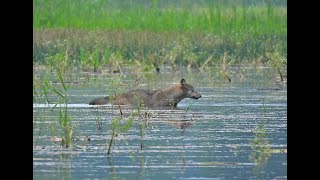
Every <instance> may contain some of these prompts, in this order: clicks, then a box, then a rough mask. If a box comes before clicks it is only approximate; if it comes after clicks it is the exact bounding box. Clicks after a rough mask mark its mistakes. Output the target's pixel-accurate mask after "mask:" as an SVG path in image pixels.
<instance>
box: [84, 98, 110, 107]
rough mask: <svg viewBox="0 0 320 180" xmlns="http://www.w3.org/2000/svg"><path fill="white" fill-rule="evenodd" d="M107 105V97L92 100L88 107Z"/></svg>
mask: <svg viewBox="0 0 320 180" xmlns="http://www.w3.org/2000/svg"><path fill="white" fill-rule="evenodd" d="M108 103H109V96H107V97H104V98H97V99H94V100H92V101H91V102H90V103H89V105H104V104H108Z"/></svg>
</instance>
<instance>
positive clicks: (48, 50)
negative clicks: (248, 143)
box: [33, 0, 287, 76]
mask: <svg viewBox="0 0 320 180" xmlns="http://www.w3.org/2000/svg"><path fill="white" fill-rule="evenodd" d="M134 2H135V3H134ZM134 2H133V1H129V0H124V1H119V2H118V1H111V0H107V1H102V0H95V1H62V0H56V1H49V0H34V1H33V7H34V9H33V64H34V66H37V65H45V66H48V67H50V68H58V69H60V70H61V72H64V71H66V70H68V69H75V68H76V69H81V70H86V71H88V70H89V71H93V72H100V71H101V69H103V68H106V67H111V69H113V70H111V72H116V73H119V72H120V73H121V66H124V65H131V64H138V65H140V66H142V67H144V68H143V69H144V70H145V71H150V70H153V69H156V70H157V71H159V70H160V69H159V67H160V66H161V65H163V64H169V65H170V66H171V67H172V69H173V71H176V70H175V69H176V67H177V66H181V65H182V66H186V67H188V68H192V69H198V70H201V71H203V70H204V71H205V70H210V68H211V67H213V66H215V67H221V71H226V69H227V67H226V65H231V66H232V65H236V66H239V65H241V64H246V65H250V64H251V65H254V66H257V65H259V66H260V65H266V66H271V67H274V68H275V69H276V70H277V71H278V72H279V75H280V76H286V72H284V71H286V65H287V7H286V1H250V0H242V1H232V0H231V1H219V0H217V1H208V0H199V1H197V3H194V2H193V1H190V0H185V1H176V2H173V1H164V0H163V1H156V0H154V1H147V0H138V1H137V2H136V1H134Z"/></svg>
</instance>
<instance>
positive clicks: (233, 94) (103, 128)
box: [33, 69, 287, 179]
mask: <svg viewBox="0 0 320 180" xmlns="http://www.w3.org/2000/svg"><path fill="white" fill-rule="evenodd" d="M269 71H272V70H269V69H263V70H260V71H257V70H256V69H245V70H243V72H242V74H243V75H244V77H242V78H241V77H240V76H238V75H237V73H235V71H234V73H233V74H232V81H231V83H229V82H227V81H225V80H224V79H223V78H222V77H220V78H219V77H217V76H211V75H210V74H209V75H208V74H205V73H187V72H183V73H178V74H174V73H160V74H153V73H146V74H144V75H143V76H142V78H140V79H139V80H138V82H136V81H135V79H136V77H139V75H137V74H134V73H132V74H126V75H125V76H121V77H119V76H118V75H114V74H101V75H95V74H90V73H85V72H83V73H80V74H79V73H77V74H72V75H71V77H69V79H68V80H66V81H69V82H68V83H67V84H69V85H70V87H69V90H68V98H69V99H70V102H69V103H68V113H69V114H70V116H71V119H72V124H73V125H74V128H75V130H74V136H75V139H74V141H73V148H62V147H61V146H60V145H61V142H60V141H59V138H56V139H55V140H53V139H54V138H53V137H59V134H60V133H61V132H60V130H59V123H58V119H59V107H60V105H57V106H56V107H55V108H53V107H54V106H55V105H56V101H57V96H54V95H52V96H49V99H50V103H49V104H47V103H45V101H44V97H41V98H38V99H37V100H36V101H35V102H34V104H33V112H34V118H33V177H34V179H57V178H63V179H113V178H115V179H287V153H286V152H287V89H286V84H284V83H277V82H276V78H275V77H271V78H270V76H266V73H269ZM269 74H272V73H269ZM37 75H38V77H45V76H46V77H47V78H48V79H51V80H52V81H51V82H52V83H53V84H54V85H55V86H56V87H60V88H61V84H59V83H57V81H56V78H55V76H53V75H51V76H48V74H46V75H45V74H44V73H39V74H37ZM181 77H184V78H185V79H186V81H187V83H189V84H191V85H193V86H194V88H195V90H196V91H198V92H199V93H201V95H202V98H200V99H198V100H192V99H184V100H182V101H181V102H180V103H179V104H178V109H143V110H141V114H142V116H141V117H142V118H140V119H139V117H138V116H137V117H136V118H135V119H134V122H133V124H132V127H131V128H130V129H129V130H128V132H126V133H121V134H119V135H118V136H117V137H116V140H115V145H113V146H112V148H111V153H110V155H109V156H108V155H107V146H108V144H109V141H110V138H111V134H112V133H111V130H110V129H111V121H112V119H113V118H115V117H119V110H118V109H117V108H116V107H113V106H112V105H104V106H99V107H97V106H92V105H88V102H89V101H90V100H91V99H94V98H97V97H103V96H105V95H111V94H113V93H117V92H123V91H126V90H129V89H133V88H136V87H139V88H151V89H158V88H162V87H167V86H170V85H172V84H175V83H178V82H179V81H180V79H181ZM120 82H121V83H120ZM51 108H53V111H49V110H48V109H51ZM122 111H123V113H124V116H125V117H126V116H127V115H128V114H130V113H131V110H126V109H122ZM135 112H137V110H136V109H135ZM146 112H147V113H148V114H149V115H150V117H149V118H148V120H147V125H148V126H147V127H146V129H145V134H144V136H143V141H142V142H143V143H142V144H143V149H142V150H141V149H140V145H141V135H140V134H141V131H140V124H139V123H140V122H141V119H142V120H145V118H144V116H143V115H144V113H146ZM259 125H263V126H264V127H265V132H264V133H263V134H264V135H265V139H262V140H261V141H263V140H267V141H268V145H269V146H270V148H271V150H270V151H269V152H268V153H267V155H268V154H269V155H270V156H268V157H269V158H266V161H265V162H264V164H263V163H259V161H256V162H254V161H251V160H249V156H250V155H252V154H253V152H254V151H253V150H252V148H253V146H252V144H251V142H252V140H253V139H254V138H255V137H257V136H256V134H255V133H254V132H255V131H254V130H255V129H256V128H257V127H259ZM88 138H90V140H88ZM262 149H263V147H262ZM263 152H265V151H261V152H260V153H258V154H257V156H256V158H259V157H261V158H262V157H265V156H267V155H266V154H264V153H263Z"/></svg>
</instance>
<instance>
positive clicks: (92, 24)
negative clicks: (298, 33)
mask: <svg viewBox="0 0 320 180" xmlns="http://www.w3.org/2000/svg"><path fill="white" fill-rule="evenodd" d="M267 2H268V3H260V4H259V5H255V4H249V5H248V4H247V5H246V4H244V3H241V1H239V2H232V3H228V4H226V3H225V2H224V1H215V2H210V1H209V2H203V3H195V2H190V1H180V2H179V3H176V4H174V3H173V2H171V3H170V2H167V3H164V2H161V7H160V2H158V1H153V2H150V1H146V0H144V1H140V3H138V2H137V3H132V2H128V1H104V0H96V1H62V0H55V1H49V0H33V20H34V21H33V22H34V23H33V27H34V28H36V29H41V28H80V29H90V30H119V29H125V30H139V31H141V30H142V31H145V30H147V31H149V30H151V31H177V32H181V31H191V32H197V31H202V32H210V33H214V34H217V35H228V36H229V35H232V36H239V35H240V36H243V35H246V34H253V35H259V34H260V35H261V34H267V33H270V32H273V33H276V34H286V28H287V24H286V20H287V16H286V15H287V9H286V7H284V6H279V5H277V4H274V3H271V1H267ZM148 4H149V5H150V6H149V7H150V8H147V7H148Z"/></svg>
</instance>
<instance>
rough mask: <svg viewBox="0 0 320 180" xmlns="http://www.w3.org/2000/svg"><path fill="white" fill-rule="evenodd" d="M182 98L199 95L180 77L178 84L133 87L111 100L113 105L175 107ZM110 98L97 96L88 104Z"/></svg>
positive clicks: (196, 97)
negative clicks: (153, 88)
mask: <svg viewBox="0 0 320 180" xmlns="http://www.w3.org/2000/svg"><path fill="white" fill-rule="evenodd" d="M184 98H191V99H199V98H201V95H200V94H199V93H198V92H196V91H194V88H193V87H192V86H191V85H190V84H187V83H186V81H185V80H184V79H181V81H180V84H177V85H175V86H172V87H169V88H165V89H161V90H154V91H152V90H145V89H135V90H131V91H128V92H126V93H123V94H120V95H117V96H115V98H113V99H112V100H111V102H113V103H114V104H115V105H133V106H136V105H138V102H140V105H143V106H146V107H168V106H173V107H176V106H177V104H178V103H179V102H180V101H181V100H182V99H184ZM109 101H110V98H109V97H104V98H98V99H94V100H92V101H91V102H90V103H89V104H90V105H103V104H107V103H109Z"/></svg>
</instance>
